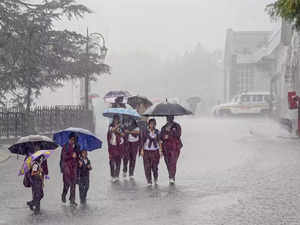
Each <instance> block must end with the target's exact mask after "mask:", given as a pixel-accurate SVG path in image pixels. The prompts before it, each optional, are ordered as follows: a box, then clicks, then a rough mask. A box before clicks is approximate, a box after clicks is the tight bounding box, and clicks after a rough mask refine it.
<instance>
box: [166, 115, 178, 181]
mask: <svg viewBox="0 0 300 225" xmlns="http://www.w3.org/2000/svg"><path fill="white" fill-rule="evenodd" d="M161 140H162V147H163V154H164V159H165V163H166V166H167V169H168V172H169V179H170V184H174V183H175V175H176V166H177V160H178V158H179V154H180V149H181V148H182V142H181V127H180V125H179V124H178V123H176V122H174V116H167V124H166V125H165V126H163V127H162V129H161Z"/></svg>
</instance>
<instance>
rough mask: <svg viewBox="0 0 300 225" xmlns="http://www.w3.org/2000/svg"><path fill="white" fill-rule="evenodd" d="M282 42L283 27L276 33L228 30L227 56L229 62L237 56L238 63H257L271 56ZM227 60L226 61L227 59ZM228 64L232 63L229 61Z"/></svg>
mask: <svg viewBox="0 0 300 225" xmlns="http://www.w3.org/2000/svg"><path fill="white" fill-rule="evenodd" d="M280 42H281V27H279V28H278V29H276V30H274V31H233V30H231V29H230V30H228V32H227V40H226V50H225V55H226V57H227V60H228V59H230V58H232V56H233V55H235V56H236V63H238V64H250V63H257V62H258V61H259V60H261V59H262V58H264V57H265V56H269V55H271V54H272V53H273V52H274V50H275V49H276V48H277V47H278V46H279V44H280ZM225 60H226V59H225ZM227 63H231V62H230V61H227Z"/></svg>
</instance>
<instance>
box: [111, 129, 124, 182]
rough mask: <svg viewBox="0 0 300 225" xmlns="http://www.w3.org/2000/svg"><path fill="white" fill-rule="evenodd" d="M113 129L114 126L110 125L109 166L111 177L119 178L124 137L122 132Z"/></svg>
mask: <svg viewBox="0 0 300 225" xmlns="http://www.w3.org/2000/svg"><path fill="white" fill-rule="evenodd" d="M112 129H113V127H112V126H109V129H108V132H107V143H108V153H109V166H110V174H111V177H112V178H118V177H119V175H120V168H121V160H122V154H123V148H124V138H123V137H122V136H121V135H120V134H117V133H115V132H112Z"/></svg>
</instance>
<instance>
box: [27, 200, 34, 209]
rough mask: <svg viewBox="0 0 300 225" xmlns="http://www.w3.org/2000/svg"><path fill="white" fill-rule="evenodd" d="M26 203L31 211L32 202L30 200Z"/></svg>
mask: <svg viewBox="0 0 300 225" xmlns="http://www.w3.org/2000/svg"><path fill="white" fill-rule="evenodd" d="M26 204H27V205H28V206H29V208H30V210H32V211H33V203H32V201H29V202H27V203H26Z"/></svg>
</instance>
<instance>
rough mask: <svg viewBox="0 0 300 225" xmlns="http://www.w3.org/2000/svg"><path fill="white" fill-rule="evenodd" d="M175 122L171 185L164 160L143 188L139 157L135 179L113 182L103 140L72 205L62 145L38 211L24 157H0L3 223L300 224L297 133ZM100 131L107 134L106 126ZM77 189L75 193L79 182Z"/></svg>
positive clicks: (255, 124) (262, 125)
mask: <svg viewBox="0 0 300 225" xmlns="http://www.w3.org/2000/svg"><path fill="white" fill-rule="evenodd" d="M99 123H100V122H99ZM101 123H103V121H102V122H101ZM180 123H181V124H182V128H183V142H184V148H183V150H182V154H181V157H180V160H179V162H178V164H179V165H178V174H177V180H176V185H175V186H169V184H168V179H167V171H166V167H165V165H164V162H163V160H162V161H161V163H160V168H159V169H160V171H159V172H160V178H159V185H158V187H156V188H155V187H152V188H148V187H147V186H146V181H145V178H144V173H143V167H142V161H141V159H139V160H138V161H137V168H136V177H135V181H129V180H127V179H124V180H123V179H121V181H120V183H119V184H112V183H111V181H110V177H109V168H108V155H107V149H106V146H105V148H104V149H103V150H101V151H98V152H92V153H90V155H89V157H90V159H91V161H92V165H93V167H94V170H93V171H92V173H91V185H90V191H89V193H88V205H87V207H85V208H84V207H78V209H76V210H71V209H70V207H69V205H68V204H67V205H64V204H62V203H61V201H60V198H61V195H60V194H61V191H62V177H61V174H60V172H59V166H58V158H59V152H57V153H56V154H54V155H53V157H52V158H51V159H50V160H49V168H50V177H51V178H50V180H49V181H46V185H45V197H44V199H43V200H42V202H41V208H42V214H41V215H40V216H33V215H32V213H31V211H30V210H29V209H28V208H27V207H26V205H25V202H26V201H28V200H30V198H31V191H30V189H26V188H24V187H23V185H22V179H21V178H20V177H17V172H18V169H19V167H20V165H21V164H22V160H20V159H19V160H17V159H16V157H13V158H10V159H9V160H8V161H6V162H4V163H1V164H0V171H1V172H0V175H1V179H0V225H9V224H16V225H18V224H22V225H23V224H24V225H27V224H49V225H56V224H59V225H60V224H61V225H62V224H66V225H69V224H70V225H71V224H72V225H94V224H95V225H98V224H105V225H119V224H120V225H134V224H136V225H141V224H143V225H148V224H149V225H169V224H170V225H202V224H203V225H209V224H217V225H222V224H224V225H225V224H226V225H244V224H245V225H246V224H247V225H283V224H289V225H291V224H295V225H296V224H299V221H300V200H299V199H300V172H299V171H300V142H299V140H297V139H292V138H287V136H286V133H285V132H284V131H282V130H280V128H279V127H278V126H277V125H276V124H275V123H273V122H271V121H267V120H263V119H227V120H219V119H204V118H201V119H195V118H183V119H180ZM103 124H105V125H103V127H106V123H103ZM99 127H101V126H99ZM99 135H100V136H101V137H102V139H105V129H99ZM76 194H77V199H78V189H77V193H76ZM77 202H79V201H78V200H77Z"/></svg>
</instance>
